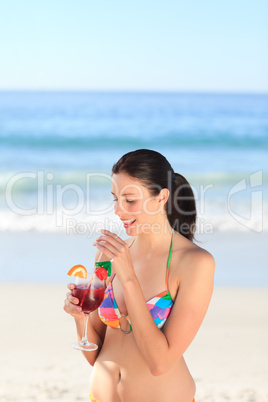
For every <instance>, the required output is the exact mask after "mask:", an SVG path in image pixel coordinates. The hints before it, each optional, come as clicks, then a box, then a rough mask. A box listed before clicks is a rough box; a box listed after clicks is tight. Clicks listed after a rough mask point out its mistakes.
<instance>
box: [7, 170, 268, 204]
mask: <svg viewBox="0 0 268 402" xmlns="http://www.w3.org/2000/svg"><path fill="white" fill-rule="evenodd" d="M260 171H261V180H262V182H263V183H267V182H268V172H267V171H263V170H260ZM252 173H255V172H251V173H249V172H242V171H230V172H221V171H213V172H204V173H198V174H196V173H187V174H185V176H186V178H187V180H188V181H189V183H190V184H191V186H192V187H193V188H196V189H198V188H199V187H200V186H209V185H212V186H213V187H216V190H217V191H219V190H222V191H225V192H227V191H228V189H231V188H232V186H234V185H236V184H237V183H238V182H239V181H241V180H249V177H250V175H251V174H252ZM38 184H39V187H38ZM72 185H73V186H74V189H75V188H76V186H78V187H79V188H80V190H81V191H83V192H84V193H86V191H87V190H88V189H89V188H90V189H91V190H92V192H94V193H95V194H96V196H98V197H99V198H100V199H101V198H102V197H107V194H110V187H111V172H110V171H106V170H101V169H98V170H97V169H96V170H72V171H62V172H61V171H59V170H55V171H53V169H48V168H47V169H44V170H35V169H33V170H25V171H23V170H20V171H17V172H15V171H13V172H4V173H0V199H1V193H2V197H3V195H4V194H5V192H6V190H7V188H9V189H12V191H14V192H15V194H16V196H18V197H19V196H20V195H23V196H27V194H29V195H31V196H32V195H33V194H37V192H38V191H44V192H46V191H47V189H48V187H50V191H53V192H55V191H56V189H57V188H61V189H63V188H64V187H65V186H72ZM7 186H8V187H7ZM210 192H211V191H210Z"/></svg>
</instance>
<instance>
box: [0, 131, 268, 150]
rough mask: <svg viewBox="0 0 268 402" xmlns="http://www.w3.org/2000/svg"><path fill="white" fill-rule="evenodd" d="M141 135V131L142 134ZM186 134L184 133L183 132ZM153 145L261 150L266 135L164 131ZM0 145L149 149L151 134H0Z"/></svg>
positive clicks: (24, 147) (63, 148)
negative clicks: (134, 135)
mask: <svg viewBox="0 0 268 402" xmlns="http://www.w3.org/2000/svg"><path fill="white" fill-rule="evenodd" d="M141 134H142V133H141ZM186 134H187V133H186ZM153 144H154V147H164V148H169V147H172V148H174V147H178V148H181V147H187V148H190V149H193V148H200V147H201V148H202V147H204V148H207V147H211V148H215V147H217V148H218V147H226V148H245V149H263V148H268V135H259V136H257V135H251V136H250V135H244V136H234V135H229V134H228V133H226V134H225V133H220V134H218V135H217V133H215V135H205V134H199V135H198V134H192V135H184V133H181V132H179V131H178V132H173V133H163V134H162V135H155V136H154V138H153ZM0 145H1V146H2V147H7V148H13V149H14V148H15V149H16V148H19V149H27V150H28V151H29V150H30V149H33V150H36V149H39V150H40V151H42V150H44V149H46V150H53V149H55V150H61V151H64V150H74V151H76V152H77V151H79V150H81V151H85V150H88V151H95V150H99V151H101V150H105V149H109V150H110V149H124V148H126V147H131V148H150V147H151V146H152V137H151V136H148V138H146V133H144V135H140V136H138V135H137V137H136V138H132V137H130V136H128V135H125V136H124V135H120V136H118V135H114V136H113V135H103V134H100V135H99V137H98V138H95V136H73V137H69V136H66V135H65V136H63V135H57V134H48V135H39V136H32V135H27V134H23V135H22V134H20V135H16V134H14V133H13V134H10V135H3V134H2V135H1V136H0Z"/></svg>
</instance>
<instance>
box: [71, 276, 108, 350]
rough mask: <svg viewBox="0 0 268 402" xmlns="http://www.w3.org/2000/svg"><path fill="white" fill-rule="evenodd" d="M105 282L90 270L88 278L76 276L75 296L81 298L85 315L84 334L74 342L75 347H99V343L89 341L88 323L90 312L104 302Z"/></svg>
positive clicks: (80, 303) (82, 348)
mask: <svg viewBox="0 0 268 402" xmlns="http://www.w3.org/2000/svg"><path fill="white" fill-rule="evenodd" d="M104 290H105V282H104V280H101V279H99V278H98V277H97V275H96V274H95V273H94V272H92V273H90V272H88V274H87V278H86V279H82V278H78V277H76V280H75V288H74V289H73V292H72V293H73V296H74V297H76V298H77V299H79V306H80V307H82V311H83V313H84V316H85V322H84V335H83V338H82V339H81V341H80V342H75V343H73V344H72V346H73V348H75V349H78V350H85V351H93V350H96V349H98V345H96V344H95V343H92V342H89V341H88V339H87V324H88V318H89V313H90V312H91V311H94V310H96V309H97V308H98V307H99V306H100V305H101V303H102V301H103V298H104Z"/></svg>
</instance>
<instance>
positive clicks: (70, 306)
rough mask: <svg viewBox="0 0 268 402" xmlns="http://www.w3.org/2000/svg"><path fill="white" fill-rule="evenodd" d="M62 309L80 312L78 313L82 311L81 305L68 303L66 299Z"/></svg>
mask: <svg viewBox="0 0 268 402" xmlns="http://www.w3.org/2000/svg"><path fill="white" fill-rule="evenodd" d="M64 310H65V311H66V312H67V313H69V314H80V313H82V307H80V306H75V305H74V304H72V303H70V302H69V301H68V300H65V303H64Z"/></svg>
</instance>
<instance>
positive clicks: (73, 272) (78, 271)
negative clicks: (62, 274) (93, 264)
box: [67, 265, 87, 279]
mask: <svg viewBox="0 0 268 402" xmlns="http://www.w3.org/2000/svg"><path fill="white" fill-rule="evenodd" d="M67 275H69V276H78V277H79V278H83V279H86V277H87V270H86V268H85V267H84V265H74V266H73V267H72V268H71V269H70V270H69V271H68V272H67Z"/></svg>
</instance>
